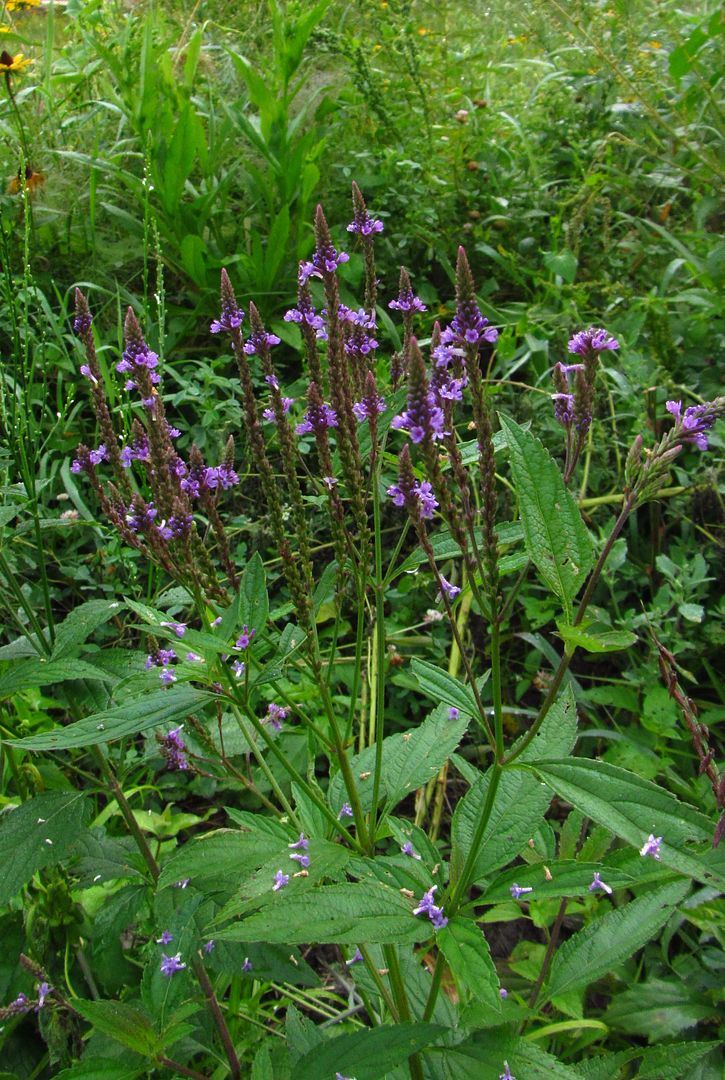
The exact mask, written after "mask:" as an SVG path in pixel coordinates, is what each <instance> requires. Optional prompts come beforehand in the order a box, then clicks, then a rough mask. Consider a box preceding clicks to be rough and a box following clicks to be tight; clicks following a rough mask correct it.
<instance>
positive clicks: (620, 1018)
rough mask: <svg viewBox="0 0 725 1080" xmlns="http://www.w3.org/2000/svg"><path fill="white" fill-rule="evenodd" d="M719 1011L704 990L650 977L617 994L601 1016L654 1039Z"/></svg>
mask: <svg viewBox="0 0 725 1080" xmlns="http://www.w3.org/2000/svg"><path fill="white" fill-rule="evenodd" d="M716 1013H717V1006H716V1005H713V1003H712V1002H711V1001H708V999H707V997H705V995H704V994H698V993H696V992H695V991H694V990H693V989H691V988H689V987H687V986H685V985H684V984H683V983H680V982H672V981H671V980H668V979H650V980H648V981H647V982H643V983H638V984H636V985H634V986H632V987H631V988H630V989H628V990H625V991H623V993H621V994H618V995H617V996H616V997H615V998H614V1000H613V1002H612V1004H611V1005H610V1007H609V1009H608V1010H607V1012H606V1013H605V1014H604V1016H603V1017H602V1019H603V1020H604V1021H605V1023H606V1024H607V1025H609V1027H611V1028H614V1029H615V1030H617V1031H623V1032H625V1033H626V1034H629V1035H644V1036H645V1037H646V1038H647V1039H649V1040H651V1041H654V1040H659V1039H667V1038H672V1036H674V1035H679V1034H681V1033H682V1032H683V1031H686V1030H687V1029H688V1028H693V1027H694V1026H695V1024H697V1023H699V1022H700V1021H701V1020H706V1019H707V1018H708V1017H714V1016H715V1014H716Z"/></svg>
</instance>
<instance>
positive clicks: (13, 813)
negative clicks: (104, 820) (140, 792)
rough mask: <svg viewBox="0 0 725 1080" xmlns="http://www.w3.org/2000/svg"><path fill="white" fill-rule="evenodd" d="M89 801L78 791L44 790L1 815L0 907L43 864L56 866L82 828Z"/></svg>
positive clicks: (76, 838)
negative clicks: (0, 873)
mask: <svg viewBox="0 0 725 1080" xmlns="http://www.w3.org/2000/svg"><path fill="white" fill-rule="evenodd" d="M89 817H90V805H89V803H88V802H87V800H86V799H85V796H84V795H82V794H81V793H80V792H73V793H66V792H57V791H53V792H44V793H43V794H42V795H36V796H35V798H33V799H30V800H29V801H28V802H26V803H23V804H22V805H21V806H18V807H17V808H16V809H15V810H5V812H4V813H3V814H2V817H0V866H1V867H2V875H0V909H2V907H3V906H4V905H5V904H7V902H8V900H11V899H12V897H13V896H15V895H16V894H17V893H18V892H19V891H20V890H21V889H22V887H23V885H26V884H27V883H28V882H29V881H30V879H31V878H32V876H33V874H35V873H36V872H37V871H38V870H42V869H43V867H45V866H55V864H56V863H58V862H60V860H61V859H63V858H65V856H66V855H67V854H68V853H69V851H71V849H72V848H73V846H74V844H75V843H76V841H77V840H78V838H79V835H81V834H82V833H83V832H84V829H85V826H86V824H87V821H88V818H89Z"/></svg>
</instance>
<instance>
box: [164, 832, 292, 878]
mask: <svg viewBox="0 0 725 1080" xmlns="http://www.w3.org/2000/svg"><path fill="white" fill-rule="evenodd" d="M272 824H274V825H275V826H276V822H274V823H272ZM288 843H289V834H288V832H287V830H286V829H285V828H284V827H283V826H276V828H275V830H274V832H273V831H272V830H266V829H261V828H260V829H255V831H254V832H251V831H240V830H235V829H219V830H218V831H217V832H210V833H206V834H205V835H204V836H199V837H195V838H194V839H193V840H189V841H188V843H186V844H184V845H183V847H182V848H180V850H179V851H178V852H177V853H176V855H173V856H172V857H171V858H170V859H169V860H168V862H166V863H165V864H164V866H163V869H162V871H161V876H160V878H159V886H158V887H159V889H166V888H168V887H169V886H171V885H175V884H176V882H177V881H181V880H182V879H183V878H190V879H191V880H192V881H193V882H194V885H196V886H198V887H199V888H205V889H206V890H207V891H213V890H215V889H224V890H227V889H233V888H235V887H238V886H239V884H240V883H241V882H242V881H244V879H245V878H247V877H249V876H250V874H251V872H252V871H253V870H255V869H257V868H258V867H259V866H261V865H262V864H263V863H265V862H267V861H268V860H269V859H271V858H272V857H273V856H274V855H276V854H278V853H279V855H280V858H281V857H282V854H283V853H284V852H285V850H286V845H287V844H288ZM287 854H289V853H288V852H287Z"/></svg>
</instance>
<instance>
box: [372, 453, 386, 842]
mask: <svg viewBox="0 0 725 1080" xmlns="http://www.w3.org/2000/svg"><path fill="white" fill-rule="evenodd" d="M373 523H374V529H375V651H374V653H373V669H372V673H371V674H372V677H373V679H374V680H375V711H374V712H373V709H372V708H371V710H370V719H371V721H372V723H373V725H374V730H375V772H374V777H373V800H372V805H371V807H370V844H371V849H370V852H371V854H372V852H373V849H374V847H375V836H376V833H377V825H376V815H377V808H378V798H379V795H380V784H381V782H382V776H383V739H384V737H385V730H384V729H385V578H384V576H383V542H382V537H381V535H380V485H379V483H378V478H377V471H376V473H375V475H374V476H373ZM371 734H372V732H371Z"/></svg>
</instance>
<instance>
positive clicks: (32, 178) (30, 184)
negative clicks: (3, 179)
mask: <svg viewBox="0 0 725 1080" xmlns="http://www.w3.org/2000/svg"><path fill="white" fill-rule="evenodd" d="M44 183H45V176H44V175H43V173H42V172H37V171H36V170H35V169H34V168H33V167H32V166H31V165H26V166H25V185H24V186H25V187H26V188H27V189H28V191H29V192H30V193H31V194H32V193H33V192H35V191H37V189H38V188H39V187H41V186H42V185H43V184H44ZM22 186H23V185H22V183H21V180H20V169H18V175H17V176H14V177H13V178H12V180H11V181H10V183H9V184H8V192H9V193H10V195H17V193H18V192H19V191H20V188H21V187H22Z"/></svg>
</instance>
